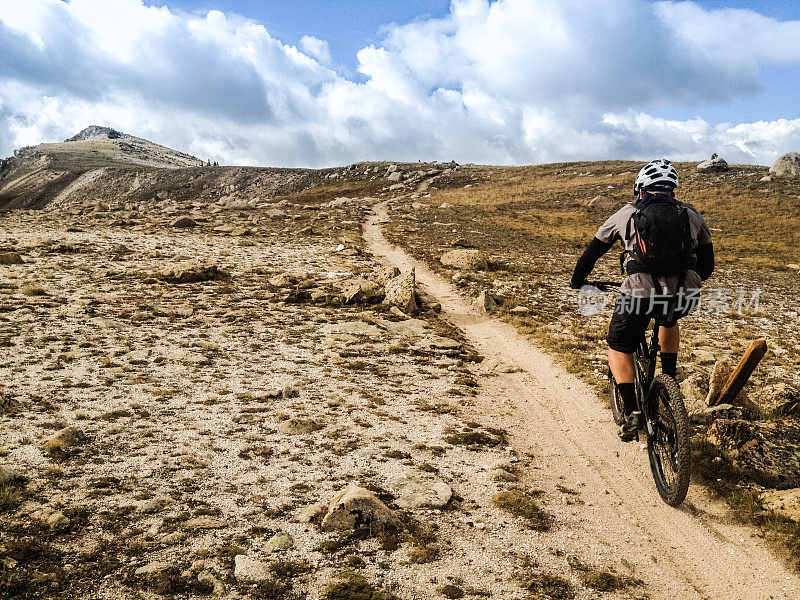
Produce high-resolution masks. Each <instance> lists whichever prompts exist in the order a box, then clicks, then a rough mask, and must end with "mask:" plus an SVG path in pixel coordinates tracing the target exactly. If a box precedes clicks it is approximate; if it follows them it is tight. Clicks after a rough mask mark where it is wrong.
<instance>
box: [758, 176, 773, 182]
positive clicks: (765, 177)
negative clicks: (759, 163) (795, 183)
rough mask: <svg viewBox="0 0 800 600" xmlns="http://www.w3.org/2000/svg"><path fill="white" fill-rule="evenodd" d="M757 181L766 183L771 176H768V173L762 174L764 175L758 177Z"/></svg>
mask: <svg viewBox="0 0 800 600" xmlns="http://www.w3.org/2000/svg"><path fill="white" fill-rule="evenodd" d="M759 181H760V182H762V183H768V182H770V181H772V177H770V176H769V175H764V177H762V178H761V179H759Z"/></svg>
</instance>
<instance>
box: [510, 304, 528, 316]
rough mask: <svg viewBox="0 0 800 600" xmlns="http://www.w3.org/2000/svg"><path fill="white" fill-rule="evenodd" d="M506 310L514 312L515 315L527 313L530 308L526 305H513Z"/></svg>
mask: <svg viewBox="0 0 800 600" xmlns="http://www.w3.org/2000/svg"><path fill="white" fill-rule="evenodd" d="M508 312H510V313H514V314H516V315H527V314H528V313H529V312H531V309H530V308H528V307H527V306H515V307H514V308H512V309H511V310H510V311H508Z"/></svg>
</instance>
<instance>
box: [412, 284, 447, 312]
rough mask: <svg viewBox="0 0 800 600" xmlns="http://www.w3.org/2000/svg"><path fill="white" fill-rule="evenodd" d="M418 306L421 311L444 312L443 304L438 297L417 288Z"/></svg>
mask: <svg viewBox="0 0 800 600" xmlns="http://www.w3.org/2000/svg"><path fill="white" fill-rule="evenodd" d="M417 305H418V306H419V307H420V310H422V309H425V310H432V311H433V312H435V313H440V312H442V304H441V303H440V302H439V300H438V298H436V296H434V295H432V294H429V293H428V292H427V291H425V290H424V289H422V288H417Z"/></svg>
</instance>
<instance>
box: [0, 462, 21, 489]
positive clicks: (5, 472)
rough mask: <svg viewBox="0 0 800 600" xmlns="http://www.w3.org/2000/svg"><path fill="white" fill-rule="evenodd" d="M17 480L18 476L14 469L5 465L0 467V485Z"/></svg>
mask: <svg viewBox="0 0 800 600" xmlns="http://www.w3.org/2000/svg"><path fill="white" fill-rule="evenodd" d="M17 478H18V476H17V473H16V471H14V469H12V468H11V467H7V466H5V465H0V485H5V484H7V483H11V482H12V481H14V480H15V479H17Z"/></svg>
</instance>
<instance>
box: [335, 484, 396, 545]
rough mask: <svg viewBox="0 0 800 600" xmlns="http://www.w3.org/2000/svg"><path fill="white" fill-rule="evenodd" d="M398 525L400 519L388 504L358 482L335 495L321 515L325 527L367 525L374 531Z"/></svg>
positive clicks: (363, 526)
mask: <svg viewBox="0 0 800 600" xmlns="http://www.w3.org/2000/svg"><path fill="white" fill-rule="evenodd" d="M399 526H400V521H399V520H398V518H397V517H395V516H394V513H392V511H391V510H390V509H389V507H388V506H386V505H385V504H384V503H383V502H381V501H380V500H379V499H378V497H377V496H375V494H373V493H372V492H370V491H369V490H367V489H365V488H362V487H359V486H358V485H356V484H355V483H351V484H350V485H349V486H347V487H346V488H345V489H343V490H342V491H341V492H339V493H338V494H336V495H335V496H334V497H333V499H332V500H331V502H330V504H329V505H328V512H327V514H326V515H325V518H323V519H322V530H323V531H353V530H356V529H368V530H369V531H370V532H372V533H374V532H378V531H381V530H383V529H387V528H397V527H399Z"/></svg>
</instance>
